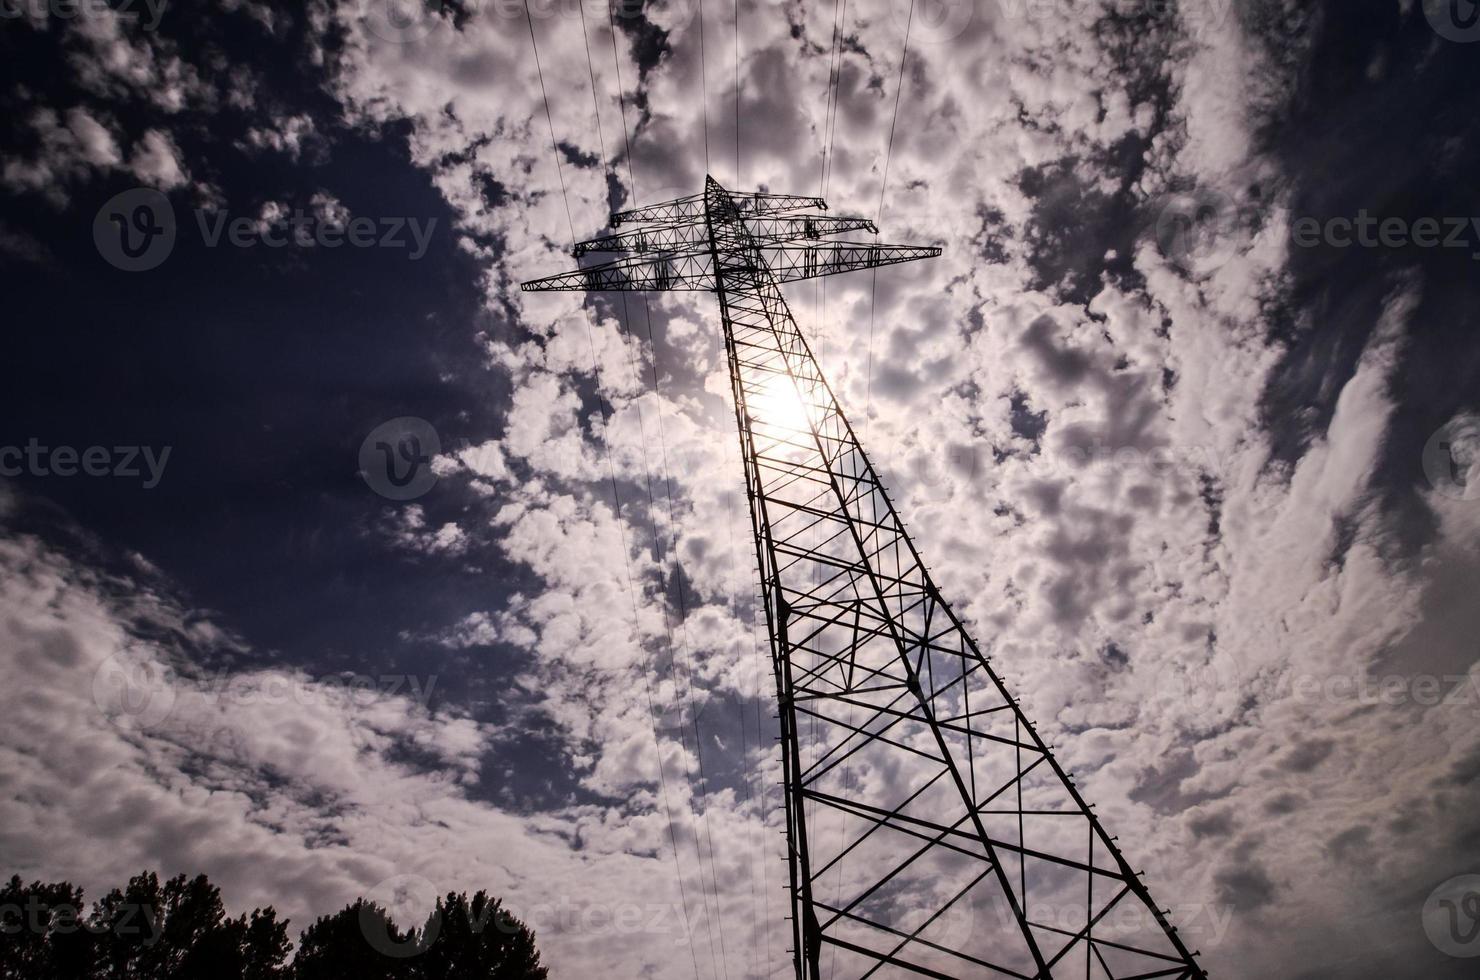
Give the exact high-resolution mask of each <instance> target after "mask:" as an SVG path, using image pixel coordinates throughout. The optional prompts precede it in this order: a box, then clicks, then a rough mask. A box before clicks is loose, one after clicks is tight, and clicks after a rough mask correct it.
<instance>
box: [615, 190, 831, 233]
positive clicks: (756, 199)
mask: <svg viewBox="0 0 1480 980" xmlns="http://www.w3.org/2000/svg"><path fill="white" fill-rule="evenodd" d="M729 199H730V203H731V205H732V206H733V207H734V208H735V209H736V210H737V211H738V212H739V213H740V214H742V215H745V216H747V217H748V216H750V215H758V214H778V213H781V212H784V211H806V210H811V209H813V208H815V209H817V210H819V211H826V210H827V202H826V201H824V200H823V199H822V198H820V197H799V196H797V195H795V194H767V193H763V192H757V193H751V194H739V193H731V194H730V195H729ZM704 208H705V196H704V195H703V194H691V195H689V196H688V197H680V198H678V199H676V200H673V201H664V202H663V203H661V204H646V205H643V206H642V207H640V208H632V209H631V210H628V211H616V212H613V213H612V216H611V226H612V227H613V228H616V227H619V226H621V225H630V224H633V223H635V222H649V221H654V222H673V221H692V220H694V219H698V220H700V221H702V220H703V219H704V213H705V212H704Z"/></svg>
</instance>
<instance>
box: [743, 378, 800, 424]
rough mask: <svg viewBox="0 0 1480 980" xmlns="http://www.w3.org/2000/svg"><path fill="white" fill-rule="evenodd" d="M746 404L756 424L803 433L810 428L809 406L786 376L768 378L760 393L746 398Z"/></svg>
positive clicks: (757, 392)
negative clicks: (775, 426)
mask: <svg viewBox="0 0 1480 980" xmlns="http://www.w3.org/2000/svg"><path fill="white" fill-rule="evenodd" d="M745 404H746V408H747V409H748V410H749V412H750V417H751V420H752V421H753V422H755V423H758V424H761V425H767V424H769V425H777V426H781V427H783V428H787V429H796V430H799V431H801V432H806V431H808V429H809V428H810V425H809V423H808V414H807V406H806V404H805V403H804V402H803V401H802V399H801V398H800V397H799V396H798V395H797V391H796V385H795V384H794V383H793V382H792V379H791V378H789V377H787V376H786V375H784V374H775V375H772V376H771V377H770V378H768V379H767V380H766V381H765V383H764V384H762V385H761V387H760V390H759V391H756V392H754V393H752V394H751V395H749V396H747V397H746V399H745Z"/></svg>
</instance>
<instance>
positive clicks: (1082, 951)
mask: <svg viewBox="0 0 1480 980" xmlns="http://www.w3.org/2000/svg"><path fill="white" fill-rule="evenodd" d="M826 209H827V205H826V203H825V202H824V201H822V200H821V199H820V198H815V197H794V196H789V195H783V194H741V193H734V192H731V191H726V190H725V189H723V188H722V187H720V185H719V184H718V183H716V182H715V181H714V180H713V179H712V178H710V179H707V180H706V181H705V190H704V193H702V194H695V195H692V196H690V197H685V198H680V199H678V200H676V201H669V202H666V203H663V204H654V205H650V206H648V207H642V208H637V209H635V210H631V211H623V212H621V213H618V214H614V215H612V217H611V224H612V227H613V228H614V229H618V230H617V231H615V232H614V233H613V234H610V235H607V236H605V237H602V238H597V239H594V240H592V241H588V242H583V243H581V244H579V245H577V246H576V248H575V254H576V256H577V257H581V256H584V255H586V254H588V253H591V252H616V253H624V257H622V258H618V259H616V260H615V261H611V262H606V263H603V264H600V265H592V266H590V267H588V268H584V269H580V270H578V271H575V272H569V273H565V274H563V275H559V276H552V277H550V278H547V279H539V280H536V281H534V282H528V283H525V284H524V285H523V288H524V289H525V290H591V291H601V290H646V289H692V290H708V291H713V292H717V293H718V294H719V306H720V317H721V319H722V321H723V324H724V339H725V349H726V352H727V353H728V356H729V362H730V380H731V384H732V388H733V392H734V402H735V420H736V423H737V424H738V426H739V429H740V443H741V448H742V450H743V455H744V458H745V483H746V492H747V495H748V497H749V500H750V516H751V522H752V525H753V528H754V532H755V545H756V559H757V561H758V563H759V565H760V579H761V589H762V597H763V599H764V602H765V611H766V620H767V627H768V630H769V632H770V638H771V654H772V666H773V668H774V670H775V675H776V692H777V704H778V708H779V718H780V726H781V736H782V764H783V772H784V777H785V800H786V805H785V810H786V830H787V841H788V844H789V848H788V851H789V858H790V868H791V876H790V886H789V890H790V894H791V902H792V912H793V914H792V938H793V955H794V959H795V964H796V972H797V976H798V977H799V978H803V980H820V977H821V976H822V975H823V974H824V973H826V974H827V975H828V976H829V977H839V978H842V977H866V976H890V975H898V976H906V975H908V976H930V977H965V976H973V977H975V976H987V977H1020V978H1028V977H1038V978H1048V977H1053V978H1064V977H1072V978H1084V980H1099V978H1115V980H1130V978H1152V977H1167V978H1179V980H1191V978H1194V977H1198V978H1201V977H1204V976H1205V974H1203V972H1202V970H1201V969H1200V968H1199V967H1198V966H1197V965H1196V963H1195V961H1194V959H1193V956H1194V955H1195V954H1191V953H1189V952H1188V950H1187V948H1186V946H1185V945H1184V944H1183V942H1182V940H1181V939H1180V938H1179V937H1178V935H1177V931H1176V929H1175V928H1173V927H1172V926H1171V925H1170V924H1169V923H1168V922H1167V919H1166V917H1165V914H1164V913H1163V912H1162V911H1160V910H1158V908H1157V906H1156V905H1154V904H1153V903H1152V900H1151V896H1150V894H1149V893H1148V892H1147V890H1146V886H1145V885H1144V884H1142V882H1141V880H1140V878H1139V877H1138V875H1137V874H1136V873H1135V872H1134V871H1132V869H1131V867H1130V866H1129V865H1128V864H1127V863H1126V860H1125V858H1124V857H1123V856H1122V855H1121V853H1120V850H1119V849H1118V848H1117V847H1116V846H1115V843H1114V842H1115V838H1113V837H1111V836H1110V835H1109V834H1108V832H1107V831H1106V830H1105V828H1104V827H1103V826H1102V825H1101V823H1100V821H1099V818H1098V817H1096V815H1095V813H1094V810H1093V809H1092V807H1091V805H1090V804H1087V803H1086V802H1085V801H1084V798H1083V797H1082V796H1081V795H1080V794H1079V791H1078V790H1077V789H1076V788H1075V786H1074V782H1073V779H1072V778H1071V777H1070V776H1069V775H1068V774H1067V773H1065V771H1064V770H1063V768H1062V767H1061V766H1060V765H1059V763H1058V761H1057V760H1056V759H1055V758H1054V756H1053V754H1052V753H1051V752H1050V751H1049V748H1048V746H1047V745H1046V743H1045V742H1044V741H1043V739H1042V738H1040V737H1039V735H1038V733H1037V732H1036V731H1035V730H1034V728H1033V725H1032V723H1031V722H1030V721H1028V719H1027V718H1026V717H1025V716H1024V714H1023V712H1022V710H1021V709H1020V708H1019V706H1018V703H1017V700H1016V699H1015V698H1013V697H1012V696H1011V695H1010V694H1009V693H1008V692H1007V689H1006V688H1005V687H1004V686H1003V683H1002V681H1001V680H1000V679H999V678H998V676H997V674H996V672H995V671H994V670H993V669H992V666H991V663H990V661H989V660H988V658H986V657H984V656H983V655H982V653H981V651H980V650H978V649H977V646H976V644H975V643H974V642H973V641H972V640H971V638H970V637H969V636H967V635H966V631H965V629H963V628H962V626H961V623H960V621H959V620H958V619H957V618H956V616H955V614H954V613H952V611H951V609H950V607H949V606H948V605H947V604H946V602H945V600H944V599H942V598H941V595H940V592H939V591H938V590H937V588H936V585H935V583H934V582H933V581H932V580H931V578H930V574H929V572H927V571H926V569H925V566H924V564H923V563H922V562H921V560H920V555H919V553H918V552H917V551H916V550H915V546H914V544H913V543H912V542H911V541H910V538H909V536H908V535H907V534H906V533H905V530H904V526H903V525H902V524H901V523H900V520H899V517H898V515H897V514H896V513H895V510H894V506H893V504H892V503H891V502H890V500H889V496H888V494H887V493H886V492H885V490H884V486H883V484H882V483H881V482H880V480H879V476H878V474H877V473H876V472H875V471H874V468H873V467H872V466H871V465H870V464H869V461H868V458H867V457H866V456H865V455H864V452H863V448H862V447H861V446H860V445H859V443H858V439H857V437H856V436H855V434H854V432H853V429H852V427H851V426H850V425H849V424H848V420H847V419H846V418H844V417H843V413H842V410H841V409H840V408H839V407H838V403H837V400H836V399H835V398H834V397H833V394H832V391H831V389H830V388H829V387H828V384H827V382H826V381H825V380H824V379H823V377H822V372H821V371H820V370H819V369H818V366H817V362H816V360H815V359H814V358H813V356H812V351H811V349H810V348H809V347H808V345H807V341H806V338H804V337H803V336H802V334H801V332H800V330H798V328H797V324H796V321H795V320H794V319H793V318H792V315H791V312H790V310H789V309H788V308H787V305H786V300H785V298H784V297H783V296H782V294H781V289H780V286H779V284H780V283H782V282H789V281H794V280H799V279H810V278H813V277H817V276H826V275H833V274H836V273H840V272H849V271H852V270H856V269H867V268H874V267H877V266H881V265H890V264H893V263H897V262H907V261H909V260H911V259H921V258H930V257H933V256H937V255H939V254H940V249H938V248H921V247H912V246H906V245H879V244H868V243H857V242H848V241H838V240H834V239H832V238H831V237H830V236H833V235H837V234H840V233H844V232H849V231H867V232H870V233H873V232H875V229H874V227H873V224H872V222H869V221H867V220H865V219H862V218H849V217H834V216H832V215H828V214H824V213H822V212H824V211H826ZM628 226H635V227H630V228H629V227H628ZM804 733H805V737H804Z"/></svg>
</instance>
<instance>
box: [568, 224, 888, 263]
mask: <svg viewBox="0 0 1480 980" xmlns="http://www.w3.org/2000/svg"><path fill="white" fill-rule="evenodd" d="M745 223H746V227H748V228H749V229H750V233H751V235H753V236H754V237H755V238H756V240H757V241H762V242H771V243H781V242H791V241H795V242H799V243H803V242H809V241H810V242H817V241H818V240H820V239H823V238H826V237H828V236H830V235H839V234H844V233H846V232H850V231H867V232H873V231H875V230H876V229H875V228H874V223H873V222H872V221H870V220H868V219H867V218H855V217H842V216H838V217H834V216H833V215H830V214H795V215H783V216H777V215H769V214H767V215H756V216H754V217H749V218H746V219H745ZM695 247H701V248H704V249H708V247H709V232H708V230H707V228H706V227H705V224H704V221H703V219H702V218H701V219H697V220H694V221H685V222H675V223H671V224H653V225H645V226H643V227H640V228H635V229H633V230H631V231H623V232H619V233H617V234H614V235H603V236H601V237H600V238H593V239H591V240H590V241H584V242H578V243H577V244H576V246H575V248H574V249H573V254H574V255H575V257H576V258H581V257H582V256H584V255H587V254H589V253H591V252H628V253H633V254H637V255H645V254H648V253H651V252H673V251H684V250H687V249H691V248H695Z"/></svg>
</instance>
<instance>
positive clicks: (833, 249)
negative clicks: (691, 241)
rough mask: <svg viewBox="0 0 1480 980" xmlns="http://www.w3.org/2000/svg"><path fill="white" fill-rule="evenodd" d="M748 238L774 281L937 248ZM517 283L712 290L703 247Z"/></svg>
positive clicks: (538, 287) (752, 256)
mask: <svg viewBox="0 0 1480 980" xmlns="http://www.w3.org/2000/svg"><path fill="white" fill-rule="evenodd" d="M747 234H749V233H748V232H747ZM748 241H750V243H751V246H752V248H751V249H750V251H749V252H748V253H747V255H748V256H749V258H748V259H746V260H745V261H753V262H754V263H755V264H756V266H757V267H760V266H765V267H766V268H767V269H769V271H770V274H771V276H772V277H774V279H775V280H776V281H777V282H796V281H798V280H802V279H816V278H817V277H819V276H835V275H838V274H840V273H843V272H855V271H857V270H859V269H875V268H878V267H879V266H885V265H895V264H897V263H900V262H910V261H913V260H915V259H928V258H934V257H935V256H937V255H939V254H940V249H939V248H935V247H932V246H921V245H880V244H873V243H869V242H821V243H817V244H798V243H796V242H784V243H781V244H770V243H767V242H765V241H764V240H761V239H757V238H755V237H753V236H752V237H750V238H749V239H748ZM520 288H521V289H523V290H524V291H525V292H530V293H533V292H550V291H582V290H583V291H586V292H608V291H615V292H621V291H635V290H647V289H677V290H713V289H714V288H715V281H714V259H713V256H712V254H711V253H710V250H709V249H708V248H703V249H700V248H690V249H688V250H686V251H672V252H669V251H659V252H655V253H653V254H652V255H640V256H637V257H633V258H622V259H616V260H614V261H611V262H603V263H600V264H598V265H591V266H587V267H586V268H584V269H576V270H574V271H571V272H565V273H561V274H560V275H556V276H549V277H547V278H544V279H534V280H531V281H530V282H526V283H524V284H523V285H521V286H520Z"/></svg>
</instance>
